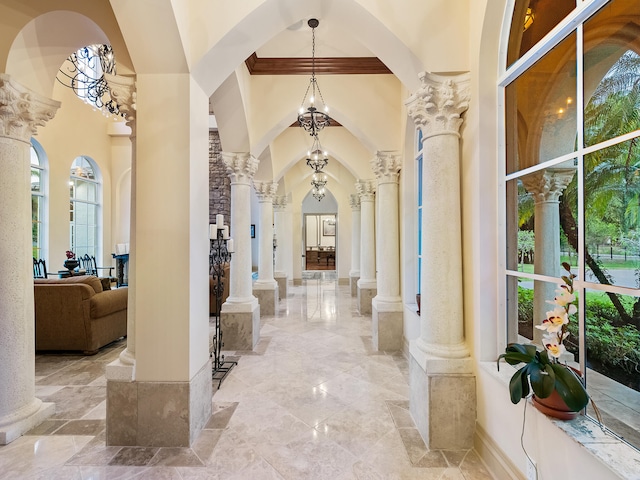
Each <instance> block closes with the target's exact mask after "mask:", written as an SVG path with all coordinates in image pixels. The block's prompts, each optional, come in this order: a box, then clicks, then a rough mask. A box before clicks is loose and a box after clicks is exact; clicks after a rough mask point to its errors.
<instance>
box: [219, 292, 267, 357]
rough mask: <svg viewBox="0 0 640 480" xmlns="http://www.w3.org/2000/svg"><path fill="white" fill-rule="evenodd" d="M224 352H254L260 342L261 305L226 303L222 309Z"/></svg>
mask: <svg viewBox="0 0 640 480" xmlns="http://www.w3.org/2000/svg"><path fill="white" fill-rule="evenodd" d="M220 325H221V327H222V341H223V343H224V346H223V350H253V349H254V347H255V346H256V344H257V343H258V340H260V305H259V304H258V299H257V298H255V297H254V298H253V300H252V301H250V302H247V303H231V302H225V303H223V304H222V308H221V309H220Z"/></svg>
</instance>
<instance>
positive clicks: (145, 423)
mask: <svg viewBox="0 0 640 480" xmlns="http://www.w3.org/2000/svg"><path fill="white" fill-rule="evenodd" d="M212 396H213V391H212V386H211V360H210V359H208V360H207V362H206V363H205V364H204V366H203V367H202V368H201V369H200V371H199V372H198V373H197V374H196V375H195V376H194V377H193V378H192V379H191V381H190V382H166V383H165V382H123V381H117V380H107V438H106V444H107V445H118V446H138V447H190V446H191V444H192V442H193V441H194V440H195V439H196V437H197V435H198V434H199V433H200V431H201V430H202V429H203V428H204V426H205V425H206V424H207V422H208V421H209V418H210V417H211V398H212Z"/></svg>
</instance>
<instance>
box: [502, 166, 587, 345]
mask: <svg viewBox="0 0 640 480" xmlns="http://www.w3.org/2000/svg"><path fill="white" fill-rule="evenodd" d="M574 174H575V170H574V169H547V170H541V171H538V172H535V173H531V174H529V175H526V176H524V177H522V183H523V184H524V187H525V188H526V189H527V192H529V193H530V194H531V195H532V196H533V199H534V203H535V216H534V228H533V229H534V232H535V245H534V252H535V255H534V267H533V269H534V271H535V273H538V274H540V275H549V276H551V277H559V276H560V271H561V269H560V209H559V205H560V196H561V195H562V192H564V189H565V188H567V185H569V183H571V180H572V179H573V175H574ZM556 288H557V285H556V284H555V283H549V282H541V281H538V280H535V281H534V282H533V291H534V295H533V319H534V320H533V323H534V325H537V324H539V323H540V322H541V321H542V319H543V318H545V317H546V311H547V310H549V309H550V308H549V305H548V304H547V300H550V299H552V298H553V297H554V296H555V290H556ZM515 321H517V319H515ZM514 327H515V331H516V332H517V331H518V329H517V325H514ZM543 333H544V332H543V331H542V330H539V329H537V328H534V329H533V342H534V343H537V344H541V342H542V334H543Z"/></svg>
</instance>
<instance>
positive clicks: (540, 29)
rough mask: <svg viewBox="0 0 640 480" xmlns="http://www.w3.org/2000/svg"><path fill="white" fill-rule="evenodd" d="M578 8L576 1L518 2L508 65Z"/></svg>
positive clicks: (536, 0) (526, 0)
mask: <svg viewBox="0 0 640 480" xmlns="http://www.w3.org/2000/svg"><path fill="white" fill-rule="evenodd" d="M575 6H576V2H575V0H516V2H515V8H514V10H513V17H512V18H511V33H510V35H509V50H508V51H507V65H511V64H512V63H513V62H515V61H516V60H518V59H519V58H520V57H522V56H523V55H524V54H525V53H527V52H528V51H529V50H530V49H531V47H533V46H534V45H535V44H536V43H538V42H539V41H540V40H541V39H542V37H544V36H545V35H546V34H547V33H549V32H550V31H551V30H552V29H553V27H555V26H556V25H557V24H558V23H560V21H561V20H562V19H563V18H564V17H566V16H567V15H568V14H569V13H570V12H571V11H572V10H573V9H574V8H575Z"/></svg>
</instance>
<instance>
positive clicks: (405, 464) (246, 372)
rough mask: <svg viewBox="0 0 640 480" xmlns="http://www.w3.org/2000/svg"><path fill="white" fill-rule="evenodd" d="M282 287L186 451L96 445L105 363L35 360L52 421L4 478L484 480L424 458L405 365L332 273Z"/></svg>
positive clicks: (436, 457)
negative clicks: (384, 346) (52, 407)
mask: <svg viewBox="0 0 640 480" xmlns="http://www.w3.org/2000/svg"><path fill="white" fill-rule="evenodd" d="M309 277H310V278H308V279H306V280H303V285H302V286H293V287H291V286H290V287H289V294H288V298H287V299H286V300H285V299H283V300H281V301H280V305H279V306H280V311H279V312H278V314H277V315H275V316H267V317H263V318H262V327H261V338H260V342H259V344H258V346H257V348H256V349H255V351H253V352H245V351H238V352H225V354H226V355H227V359H228V360H229V359H232V358H235V359H237V360H238V365H237V366H235V367H234V368H233V369H232V370H231V372H230V373H229V375H228V376H227V378H226V379H225V380H224V381H223V383H222V385H221V388H220V389H219V390H216V388H217V382H215V383H214V392H215V393H214V396H213V412H214V414H213V415H212V417H211V420H210V421H209V423H208V424H207V426H206V428H205V429H204V430H203V431H202V432H201V434H200V435H199V437H198V439H197V440H196V441H195V442H194V444H193V445H192V447H191V448H140V447H105V445H104V428H105V420H104V419H105V411H106V409H105V400H104V399H105V384H106V382H105V379H104V366H105V365H106V364H107V363H109V362H111V361H112V360H113V359H115V358H116V357H117V355H118V354H119V353H120V351H121V350H122V348H124V342H120V343H119V344H116V345H111V346H109V347H107V348H105V349H103V351H101V352H100V353H99V354H98V355H96V356H94V357H81V356H70V355H47V356H45V355H37V356H36V394H37V396H38V397H39V398H41V399H43V400H44V401H53V402H56V414H55V415H54V416H53V417H51V418H50V419H49V420H47V421H45V422H44V423H43V424H42V425H40V426H39V427H37V428H36V429H34V430H33V431H31V432H29V433H28V434H26V435H24V436H23V437H21V438H19V439H18V440H16V441H14V442H13V443H11V444H9V445H7V446H4V447H0V478H7V479H9V478H11V479H43V480H44V479H47V480H49V479H65V480H67V479H68V480H76V479H77V480H81V479H82V480H89V479H109V480H113V479H133V478H135V479H138V480H142V479H144V480H164V479H167V480H180V479H182V480H187V479H225V480H227V479H234V480H235V479H243V480H244V479H246V480H258V479H286V480H303V479H314V480H324V479H327V480H334V479H335V480H355V479H358V480H364V479H367V480H369V479H371V480H373V479H376V480H387V479H434V480H435V479H442V480H471V479H473V480H484V479H489V478H491V477H490V475H489V474H488V473H487V472H486V470H485V469H484V467H483V466H482V464H481V463H480V461H479V460H478V457H477V456H476V454H475V452H473V451H447V452H441V451H430V452H429V451H427V450H426V448H425V446H424V443H423V442H422V440H421V438H420V436H419V434H418V432H417V430H416V429H415V427H414V425H413V421H412V420H411V417H410V416H409V413H408V405H409V387H408V384H407V381H408V364H407V361H406V359H405V358H404V357H402V356H401V355H391V354H386V353H383V352H374V351H372V347H371V317H369V316H365V317H362V316H360V315H358V314H357V312H356V309H355V305H356V301H355V299H354V298H352V297H351V296H350V294H349V287H348V286H342V285H340V286H338V285H337V281H336V280H335V273H333V272H314V273H310V275H309Z"/></svg>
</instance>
